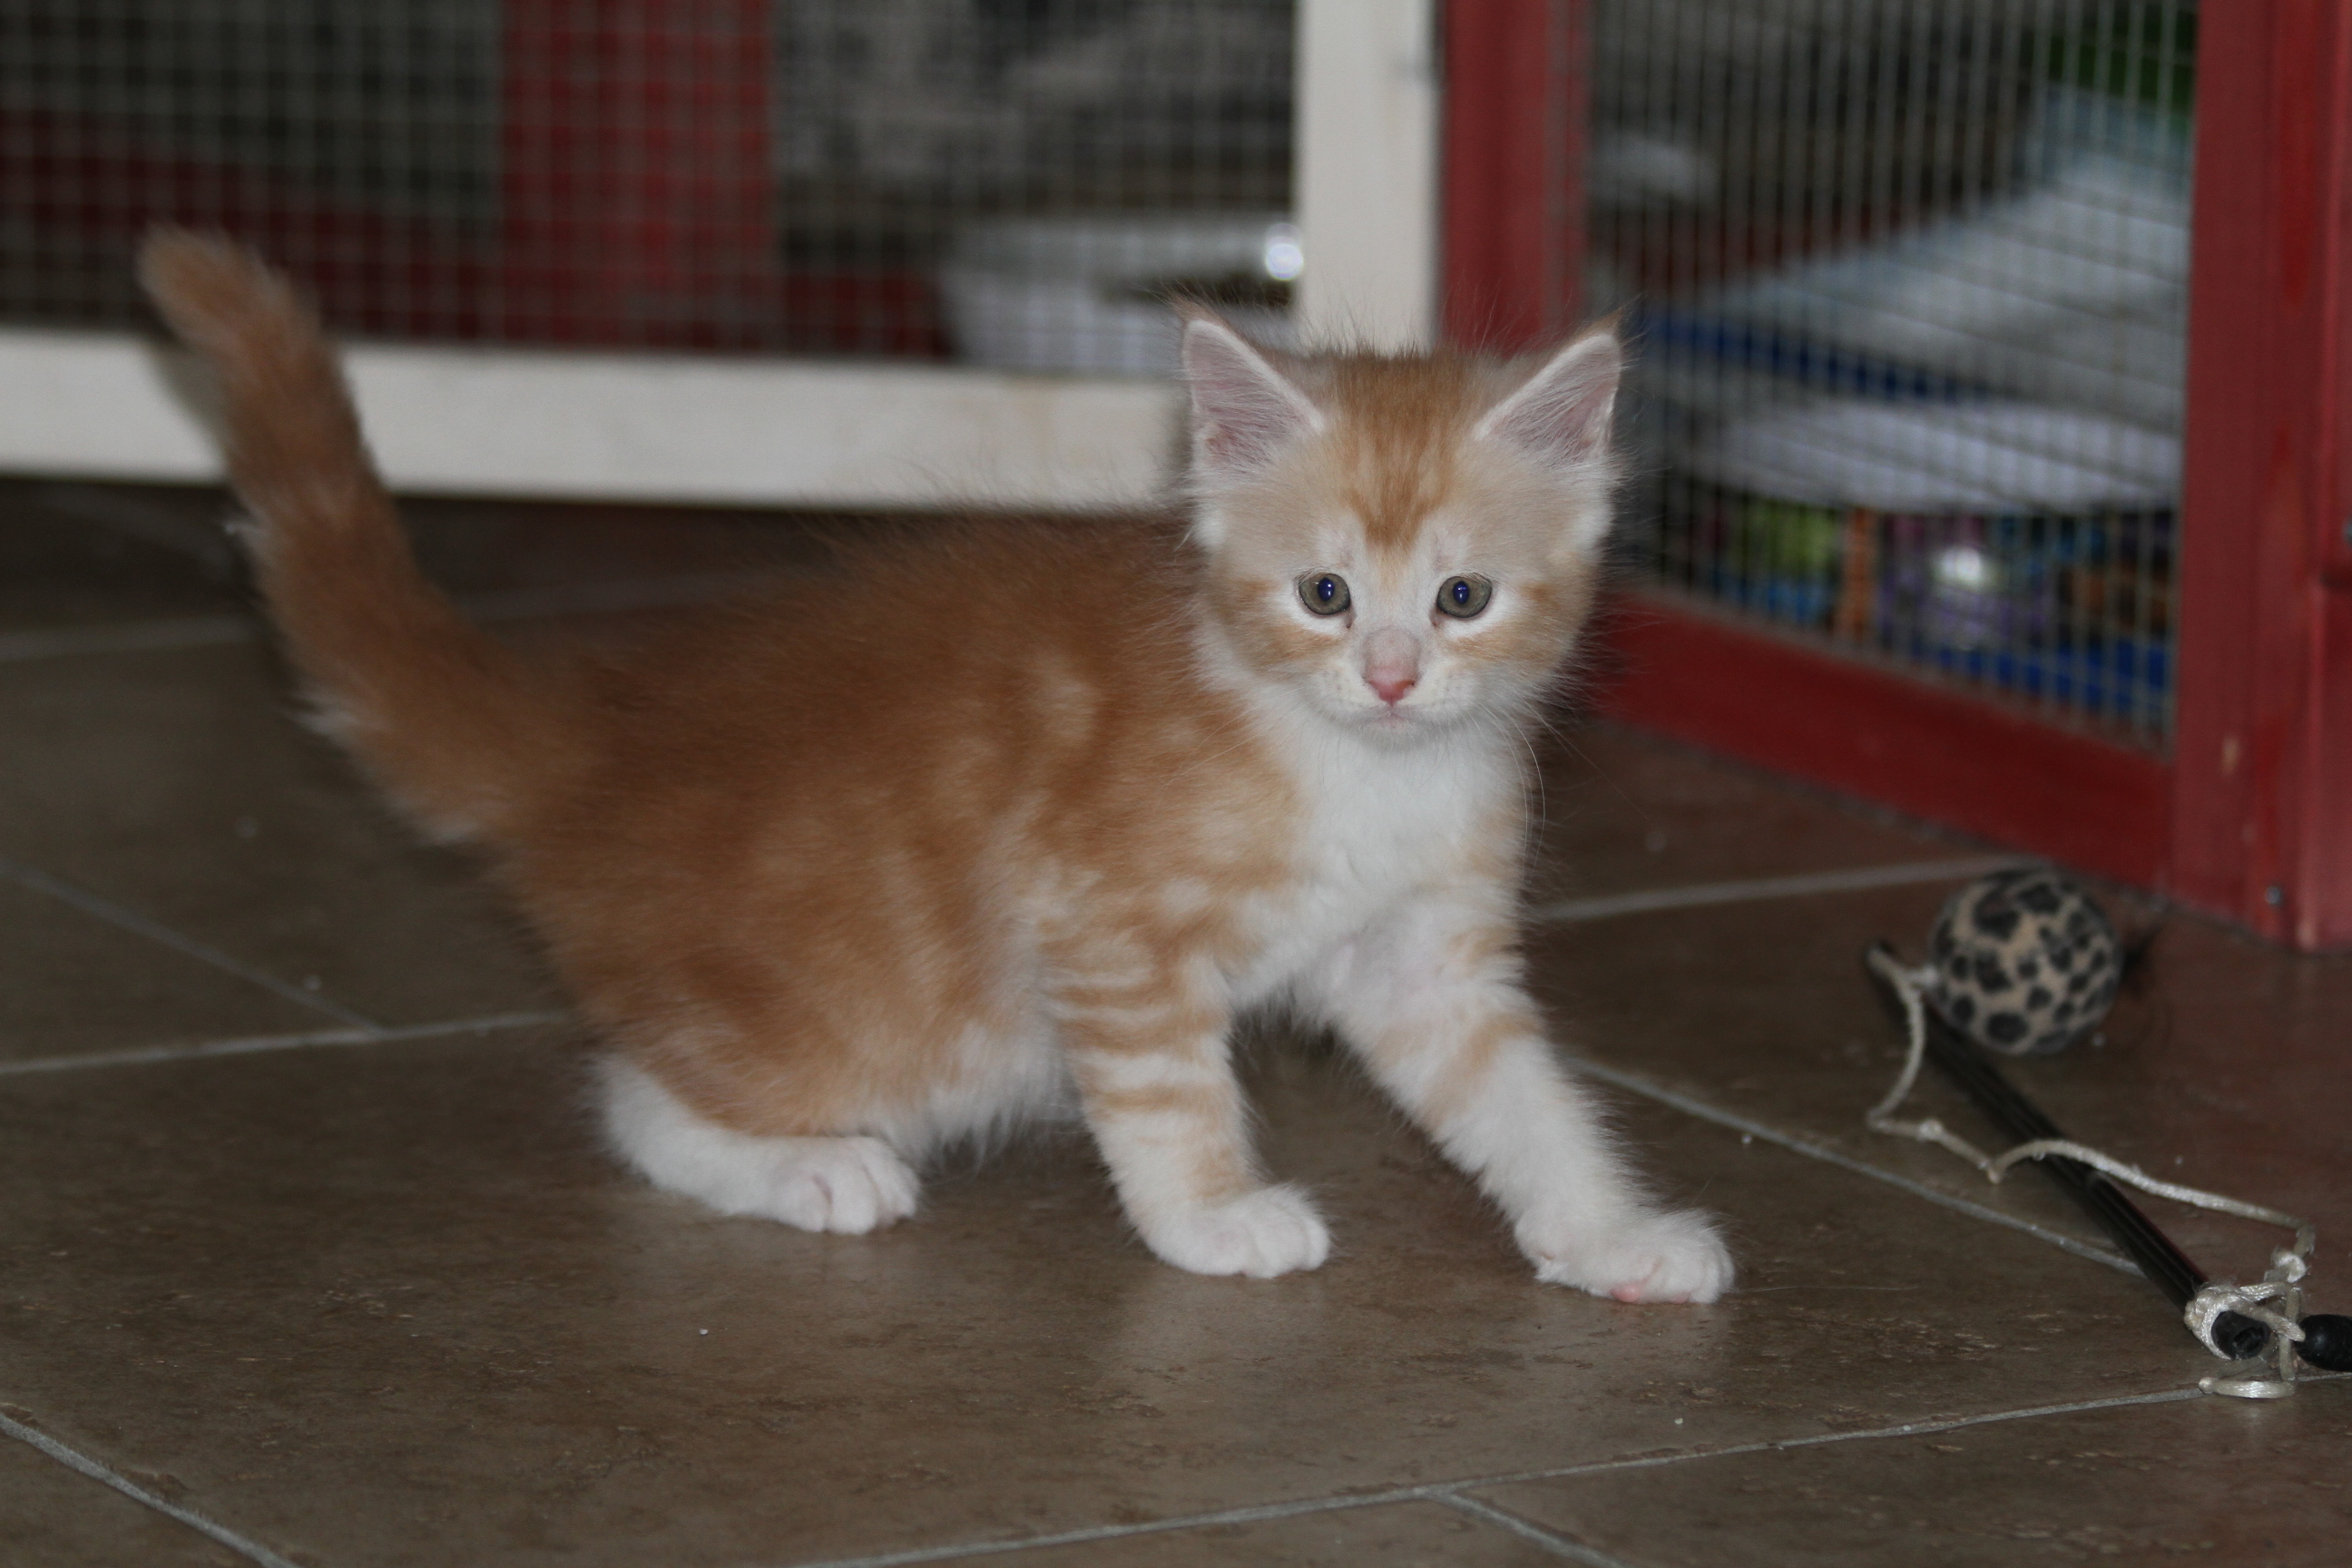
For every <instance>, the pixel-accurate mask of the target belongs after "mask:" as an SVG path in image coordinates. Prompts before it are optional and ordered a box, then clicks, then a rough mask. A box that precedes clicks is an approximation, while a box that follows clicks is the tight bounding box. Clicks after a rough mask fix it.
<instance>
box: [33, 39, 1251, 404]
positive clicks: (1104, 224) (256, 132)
mask: <svg viewBox="0 0 2352 1568" xmlns="http://www.w3.org/2000/svg"><path fill="white" fill-rule="evenodd" d="M1293 30H1294V17H1293V6H1292V5H1291V4H1289V3H1288V0H11V3H10V4H8V5H0V320H6V321H16V322H37V323H43V324H50V325H77V326H121V325H127V324H131V323H134V322H136V321H139V320H141V315H140V308H139V303H138V300H137V298H136V294H135V290H134V289H133V286H132V283H131V274H130V268H129V257H130V253H131V247H132V246H133V245H134V244H135V242H136V239H137V237H138V235H139V234H140V233H141V232H142V230H143V229H144V228H145V227H146V226H148V225H150V224H152V223H154V222H157V221H164V220H169V221H174V222H179V223H184V224H192V225H196V226H205V227H211V228H220V229H226V230H227V231H230V232H232V233H236V234H238V235H241V236H243V237H247V238H249V239H251V240H253V241H254V242H255V243H257V245H259V246H261V247H263V248H264V249H266V250H267V251H268V253H269V254H270V255H271V256H272V257H273V258H277V259H278V260H279V261H280V262H281V263H282V264H284V265H285V266H287V267H288V268H290V269H291V270H293V271H294V272H295V273H296V274H298V275H299V277H301V278H302V279H303V280H304V281H305V282H306V283H307V284H309V285H310V287H311V288H312V289H314V290H315V291H317V293H318V294H319V295H320V299H321V302H322V304H323V305H324V307H325V309H326V310H327V313H328V315H329V317H330V319H331V321H333V322H334V324H335V325H337V326H338V327H340V328H341V329H343V330H345V331H352V332H356V333H361V334H364V335H367V336H372V337H377V338H387V339H395V340H411V341H417V340H421V341H443V342H449V341H457V342H508V343H532V344H598V345H604V346H616V347H644V348H667V349H685V350H702V351H736V352H747V353H797V354H817V355H848V356H889V357H898V358H932V359H938V358H950V357H953V358H958V359H961V360H964V361H967V362H972V363H988V364H998V365H1003V366H1007V367H1010V368H1020V369H1034V370H1077V371H1087V370H1109V371H1137V372H1142V371H1150V370H1158V369H1162V368H1165V367H1167V366H1168V365H1171V364H1172V362H1173V353H1174V335H1173V329H1172V326H1171V325H1170V323H1169V321H1168V318H1167V315H1166V312H1165V310H1164V309H1163V308H1162V306H1161V304H1160V299H1161V297H1163V296H1164V295H1165V294H1166V293H1167V292H1169V291H1170V290H1171V289H1188V290H1190V291H1192V292H1195V293H1199V294H1202V295H1205V296H1208V297H1210V298H1213V299H1219V300H1226V301H1228V302H1229V303H1231V304H1233V305H1234V307H1236V308H1237V309H1238V310H1241V311H1242V312H1243V313H1244V314H1245V315H1249V316H1251V317H1252V318H1253V320H1254V321H1255V324H1256V325H1257V326H1259V327H1260V328H1261V330H1264V331H1269V332H1272V333H1276V334H1277V335H1278V334H1279V333H1280V331H1282V329H1283V327H1284V325H1285V323H1286V319H1287V318H1286V313H1285V310H1284V307H1285V305H1286V294H1287V286H1288V279H1290V278H1291V277H1293V276H1295V275H1296V271H1297V268H1296V266H1295V265H1294V264H1293V263H1292V261H1291V260H1290V259H1289V258H1295V256H1296V246H1295V243H1291V241H1290V237H1289V235H1288V231H1286V230H1285V229H1284V227H1283V226H1284V225H1285V224H1286V214H1287V211H1288V208H1289V206H1290V168H1291V150H1290V140H1291V85H1290V77H1291V52H1292V34H1293ZM1269 255H1271V258H1272V259H1271V263H1270V264H1269Z"/></svg>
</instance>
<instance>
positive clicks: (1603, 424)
mask: <svg viewBox="0 0 2352 1568" xmlns="http://www.w3.org/2000/svg"><path fill="white" fill-rule="evenodd" d="M1624 368H1625V353H1624V351H1623V350H1622V348H1620V347H1619V346H1618V343H1617V340H1616V338H1615V337H1614V336H1613V335H1612V334H1611V333H1609V332H1606V331H1593V332H1587V333H1586V334H1585V335H1584V336H1582V337H1580V338H1579V339H1577V340H1576V341H1575V342H1572V343H1570V344H1569V345H1568V346H1567V347H1566V348H1564V349H1562V350H1560V351H1559V353H1556V354H1554V355H1553V356H1552V357H1551V360H1550V362H1549V363H1547V364H1546V365H1545V366H1544V367H1543V368H1542V369H1541V370H1538V371H1537V372H1536V373H1535V374H1533V375H1531V376H1529V377H1528V381H1527V384H1526V385H1524V386H1522V387H1520V388H1519V389H1518V390H1517V392H1514V393H1512V394H1511V395H1509V396H1508V397H1506V398H1505V399H1503V401H1502V402H1500V403H1498V404H1496V405H1495V406H1494V407H1493V408H1492V409H1490V410H1489V411H1488V412H1487V414H1486V417H1485V418H1484V419H1481V420H1480V421H1478V427H1477V430H1476V432H1475V434H1477V435H1478V436H1480V437H1485V438H1486V439H1488V440H1495V441H1502V442H1506V443H1507V444H1508V445H1510V446H1513V447H1518V448H1519V449H1520V450H1522V451H1524V452H1526V453H1528V455H1529V456H1531V457H1534V458H1538V459H1540V460H1541V461H1543V462H1546V463H1550V464H1554V465H1557V466H1559V467H1561V468H1572V467H1575V466H1578V465H1580V464H1583V463H1589V462H1591V461H1593V460H1594V459H1595V458H1600V457H1601V455H1602V454H1603V453H1605V452H1606V451H1607V450H1608V449H1609V416H1610V413H1611V411H1612V409H1613V408H1614V407H1615V406H1616V404H1617V381H1618V377H1619V376H1620V375H1621V374H1623V371H1624Z"/></svg>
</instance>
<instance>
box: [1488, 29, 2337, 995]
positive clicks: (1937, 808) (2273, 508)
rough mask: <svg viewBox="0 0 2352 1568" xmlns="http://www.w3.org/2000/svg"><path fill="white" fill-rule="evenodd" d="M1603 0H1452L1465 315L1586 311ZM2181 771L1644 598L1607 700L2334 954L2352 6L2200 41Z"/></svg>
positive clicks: (1493, 333) (1609, 668) (1530, 317)
mask: <svg viewBox="0 0 2352 1568" xmlns="http://www.w3.org/2000/svg"><path fill="white" fill-rule="evenodd" d="M1586 8H1587V0H1447V4H1446V9H1445V20H1444V38H1445V60H1446V88H1447V95H1446V111H1445V136H1446V146H1445V153H1444V170H1445V177H1446V184H1445V208H1444V242H1445V265H1444V279H1445V289H1446V298H1445V301H1444V312H1443V317H1442V319H1443V321H1444V326H1445V330H1446V331H1447V333H1448V334H1449V336H1451V337H1452V338H1453V339H1454V341H1456V342H1465V343H1471V344H1475V345H1478V346H1484V347H1500V348H1506V349H1518V348H1528V347H1534V346H1538V345H1539V344H1541V343H1543V342H1546V341H1547V340H1549V339H1553V338H1556V337H1557V336H1558V335H1559V333H1560V332H1561V331H1563V330H1564V329H1565V328H1566V327H1567V326H1568V325H1570V324H1571V323H1572V322H1573V321H1574V320H1575V316H1576V310H1577V305H1578V293H1579V289H1578V273H1579V271H1580V268H1581V262H1582V255H1583V245H1582V238H1581V235H1580V232H1578V230H1579V229H1580V217H1581V180H1580V164H1581V160H1582V152H1583V145H1584V142H1583V138H1584V127H1585V123H1586V119H1585V114H1584V101H1585V100H1584V92H1585V87H1584V81H1585V73H1584V71H1583V69H1582V68H1581V58H1582V56H1581V51H1582V48H1583V41H1584V38H1585V36H1586V35H1585V26H1586ZM2197 167H2198V172H2199V174H2198V181H2197V205H2196V214H2195V218H2194V234H2193V240H2192V245H2193V256H2192V266H2193V274H2192V275H2193V279H2194V284H2193V297H2192V300H2191V306H2190V320H2189V416H2188V426H2189V435H2188V439H2187V443H2186V450H2185V463H2186V472H2185V474H2184V477H2183V492H2182V500H2181V537H2182V544H2181V554H2180V560H2179V568H2178V571H2177V574H2176V576H2177V582H2178V588H2179V601H2180V602H2179V650H2178V657H2177V663H2176V667H2175V668H2177V669H2178V671H2179V674H2178V698H2177V700H2178V705H2179V706H2178V714H2177V725H2176V742H2175V751H2174V755H2173V756H2172V757H2170V758H2167V757H2164V756H2160V755H2158V754H2156V753H2154V752H2147V751H2143V750H2139V749H2136V748H2134V747H2132V746H2129V745H2126V744H2121V743H2117V742H2114V741H2111V740H2108V739H2105V738H2104V737H2102V736H2099V735H2096V734H2093V733H2089V732H2086V731H2081V730H2077V729H2070V728H2065V727H2062V726H2060V725H2058V724H2055V723H2052V722H2047V721H2043V720H2042V719H2040V718H2039V717H2037V716H2036V715H2035V714H2034V713H2033V712H2032V710H2029V709H2027V708H2023V707H2020V706H2012V705H2008V704H2004V703H2002V702H2000V701H1997V700H1989V699H1986V698H1983V697H1980V696H1978V695H1976V694H1973V693H1970V692H1966V691H1962V690H1959V689H1954V688H1950V687H1947V686H1941V685H1938V684H1936V683H1934V682H1932V681H1931V680H1929V679H1925V678H1915V677H1912V676H1909V675H1906V674H1903V673H1900V672H1897V671H1892V670H1888V669H1884V668H1876V667H1874V666H1872V665H1868V664H1864V663H1862V662H1859V661H1857V660H1853V659H1847V658H1840V657H1838V656H1836V655H1835V654H1833V653H1831V652H1829V651H1827V650H1826V649H1825V648H1823V647H1822V646H1820V645H1817V644H1812V643H1810V642H1808V641H1806V640H1805V639H1802V638H1800V637H1793V636H1786V635H1781V634H1777V633H1775V632H1772V631H1770V630H1768V629H1765V628H1762V627H1760V626H1757V625H1755V624H1754V623H1751V622H1745V621H1742V620H1739V619H1738V618H1737V617H1734V616H1727V615H1717V614H1714V613H1711V612H1709V611H1706V610H1705V609H1701V608H1696V607H1694V606H1693V605H1690V604H1689V603H1687V602H1685V601H1678V600H1675V599H1673V598H1670V597H1668V596H1666V595H1662V594H1648V593H1643V592H1641V591H1639V590H1629V591H1627V592H1624V593H1622V594H1621V595H1619V596H1618V599H1617V601H1616V603H1615V605H1613V607H1612V609H1611V610H1610V611H1609V612H1608V613H1607V614H1606V615H1605V616H1604V619H1603V621H1602V624H1601V628H1600V631H1599V633H1598V640H1599V643H1600V647H1599V649H1598V653H1597V658H1595V660H1594V681H1593V694H1594V697H1595V699H1596V700H1597V701H1598V703H1599V705H1600V706H1601V708H1602V709H1603V710H1606V711H1609V712H1612V713H1614V714H1616V715H1619V716H1622V717H1623V718H1624V719H1626V720H1628V721H1632V722H1634V723H1637V724H1641V725H1645V726H1648V727H1651V728H1654V729H1657V730H1661V731H1666V732H1668V733H1670V734H1674V735H1677V736H1680V737H1683V738H1685V739H1687V740H1691V741H1694V742H1698V743H1700V744H1703V745H1706V746H1710V747H1713V748H1716V749H1717V750H1721V751H1725V752H1731V753H1733V754H1735V755H1738V756H1742V757H1746V758H1748V759H1750V760H1753V761H1755V762H1758V763H1763V764H1765V765H1767V766H1770V767H1774V768H1778V769H1780V770H1783V771H1786V772H1789V773H1795V774H1799V775H1801V776H1803V777H1807V778H1811V779H1813V780H1816V781H1819V782H1821V783H1823V784H1829V785H1831V786H1832V787H1835V788H1838V789H1842V790H1847V791H1851V792H1853V793H1854V794H1857V795H1864V796H1867V797H1869V798H1872V799H1874V800H1879V801H1884V802H1885V803H1886V804H1888V805H1894V806H1896V807H1897V808H1899V809H1902V810H1905V811H1909V812H1912V813H1915V814H1916V815H1918V816H1925V817H1928V818H1931V819H1933V820H1937V821H1941V822H1946V823H1949V824H1951V825H1953V826H1958V827H1961V828H1965V829H1968V830H1969V831H1971V832H1976V833H1980V834H1983V835H1985V836H1986V837H1990V838H1993V839H1997V840H1999V841H2001V842H2004V843H2009V844H2014V845H2017V846H2019V847H2022V848H2026V849H2030V850H2033V851H2036V852H2039V853H2042V854H2046V855H2049V856H2052V857H2053V858H2056V859H2059V860H2062V861H2064V862H2067V863H2069V864H2072V865H2075V866H2078V867H2081V868H2084V869H2085V870H2089V871H2093V872H2096V873H2099V874H2102V875H2105V876H2110V877H2115V878H2118V879H2123V880H2125V881H2128V882H2133V883H2137V884H2138V885H2141V886H2144V887H2151V888H2160V889H2166V890H2168V891H2169V892H2171V893H2172V894H2173V895H2175V896H2176V897H2178V898H2179V899H2180V900H2183V901H2185V902H2187V903H2189V904H2192V905H2194V906H2197V907H2199V908H2202V909H2205V910H2211V911H2214V912H2216V913H2220V914H2222V915H2225V916H2229V917H2231V918H2233V919H2235V920H2238V921H2242V922H2243V923H2245V924H2246V925H2248V926H2250V927H2252V928H2253V929H2254V930H2255V931H2259V932H2261V933H2262V934H2263V935H2265V936H2268V937H2271V938H2273V939H2276V940H2281V941H2286V942H2293V943H2294V944H2295V945H2297V946H2300V947H2305V948H2316V947H2323V946H2335V945H2341V944H2346V943H2352V531H2347V511H2352V493H2347V492H2352V472H2347V464H2346V463H2345V462H2343V461H2341V460H2339V458H2338V454H2339V453H2340V452H2343V451H2345V450H2346V449H2347V447H2346V437H2347V435H2352V431H2347V427H2346V421H2347V417H2352V400H2347V399H2346V398H2344V397H2341V396H2339V395H2338V394H2337V388H2338V387H2339V386H2341V385H2343V384H2344V379H2345V375H2346V373H2347V371H2352V353H2347V349H2352V343H2347V330H2352V322H2347V310H2346V309H2345V306H2346V304H2347V283H2348V282H2352V279H2347V275H2346V268H2347V260H2352V257H2347V248H2346V243H2345V242H2346V238H2347V224H2352V8H2347V7H2345V6H2344V5H2340V4H2339V3H2338V0H2236V3H2235V4H2233V5H2229V6H2226V7H2223V6H2209V7H2207V8H2206V10H2205V13H2204V16H2203V25H2202V27H2201V30H2200V39H2199V45H2198V112H2197Z"/></svg>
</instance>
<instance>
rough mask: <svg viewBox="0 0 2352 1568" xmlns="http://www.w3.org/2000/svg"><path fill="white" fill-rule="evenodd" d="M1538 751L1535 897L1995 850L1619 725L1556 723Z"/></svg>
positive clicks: (1585, 895)
mask: <svg viewBox="0 0 2352 1568" xmlns="http://www.w3.org/2000/svg"><path fill="white" fill-rule="evenodd" d="M1539 754H1540V755H1541V757H1542V758H1543V761H1544V768H1543V787H1542V789H1541V790H1540V792H1539V793H1538V805H1539V807H1540V808H1541V811H1542V814H1543V822H1544V832H1543V844H1544V856H1543V859H1542V863H1541V866H1540V868H1539V869H1538V874H1537V877H1536V879H1535V883H1534V886H1533V887H1532V889H1530V891H1531V895H1532V901H1533V902H1535V903H1537V904H1544V903H1549V902H1551V901H1553V900H1568V899H1583V898H1599V897H1606V896H1608V895H1611V894H1616V893H1624V892H1629V891H1633V890H1635V889H1648V888H1659V887H1679V886H1684V885H1687V884H1692V883H1708V882H1722V881H1736V880H1744V879H1751V878H1764V877H1785V876H1790V875H1794V874H1799V873H1803V872H1816V871H1832V870H1850V869H1854V868H1862V867H1875V866H1889V865H1909V864H1916V863H1918V862H1922V861H1936V860H1949V859H1955V858H1968V857H1971V856H1981V855H1985V854H1988V853H1990V852H1991V851H1989V850H1987V849H1986V847H1984V846H1982V845H1980V844H1976V843H1973V842H1971V841H1969V840H1966V839H1962V838H1958V837H1953V836H1950V835H1942V834H1937V833H1933V832H1930V831H1928V830H1927V829H1925V828H1922V827H1919V826H1916V825H1911V824H1906V823H1902V822H1899V821H1896V820H1895V819H1894V818H1892V817H1890V816H1887V815H1886V814H1885V813H1883V812H1875V811H1872V810H1870V809H1868V808H1866V807H1863V806H1859V805H1852V804H1849V803H1846V802H1842V801H1839V800H1837V799H1835V798H1834V797H1832V796H1830V795H1825V794H1820V793H1816V792H1811V791H1808V790H1806V789H1804V788H1802V787H1801V786H1796V785H1791V784H1786V783H1783V782H1780V781H1778V780H1775V779H1772V778H1770V777H1769V776H1768V775H1766V774H1764V773H1759V772H1756V771H1754V770H1751V769H1747V768H1742V767H1739V766H1738V765H1737V764H1733V763H1724V762H1721V761H1719V760H1716V759H1712V758H1708V757H1706V756H1703V755H1701V754H1700V753H1698V752H1693V751H1690V750H1688V749H1686V748H1684V747H1681V746H1677V745H1675V744H1674V743H1673V742H1666V741H1662V740H1659V739H1656V738H1655V737H1653V736H1647V735H1643V734H1640V733H1638V732H1636V731H1631V730H1627V729H1624V728H1622V727H1621V726H1618V725H1613V724H1605V723H1598V722H1593V723H1562V724H1559V725H1558V726H1557V727H1555V728H1554V729H1553V730H1552V731H1550V732H1549V734H1548V735H1547V736H1546V737H1544V739H1543V740H1542V741H1541V742H1540V743H1539Z"/></svg>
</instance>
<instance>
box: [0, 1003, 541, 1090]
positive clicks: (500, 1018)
mask: <svg viewBox="0 0 2352 1568" xmlns="http://www.w3.org/2000/svg"><path fill="white" fill-rule="evenodd" d="M568 1016H570V1015H568V1014H565V1013H561V1012H546V1013H489V1014H485V1015H483V1016H480V1017H475V1018H447V1019H443V1020H442V1021H440V1022H438V1023H434V1024H403V1025H398V1026H386V1027H383V1028H380V1029H356V1028H354V1029H320V1030H315V1031H312V1032H310V1033H308V1034H296V1035H248V1036H246V1037H242V1038H238V1039H230V1040H195V1041H190V1042H188V1043H185V1044H182V1045H166V1046H134V1047H130V1048H129V1049H127V1050H120V1051H91V1052H88V1053H86V1054H84V1055H81V1056H68V1057H34V1058H30V1059H29V1060H25V1061H0V1078H16V1077H20V1076H22V1075H25V1074H28V1073H51V1072H74V1071H78V1070H79V1069H82V1068H116V1067H144V1066H146V1065H148V1064H150V1063H152V1062H180V1061H202V1060H205V1059H206V1058H214V1057H242V1056H252V1055H255V1054H257V1053H259V1052H264V1051H292V1050H304V1049H308V1048H310V1047H322V1046H388V1045H397V1044H399V1043H401V1042H403V1041H406V1040H430V1039H437V1038H439V1037H443V1036H446V1035H465V1034H478V1035H487V1034H490V1033H493V1032H495V1031H498V1030H501V1029H528V1028H531V1027H534V1026H538V1025H541V1024H553V1023H559V1022H561V1021H562V1020H563V1019H564V1018H566V1017H568Z"/></svg>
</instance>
